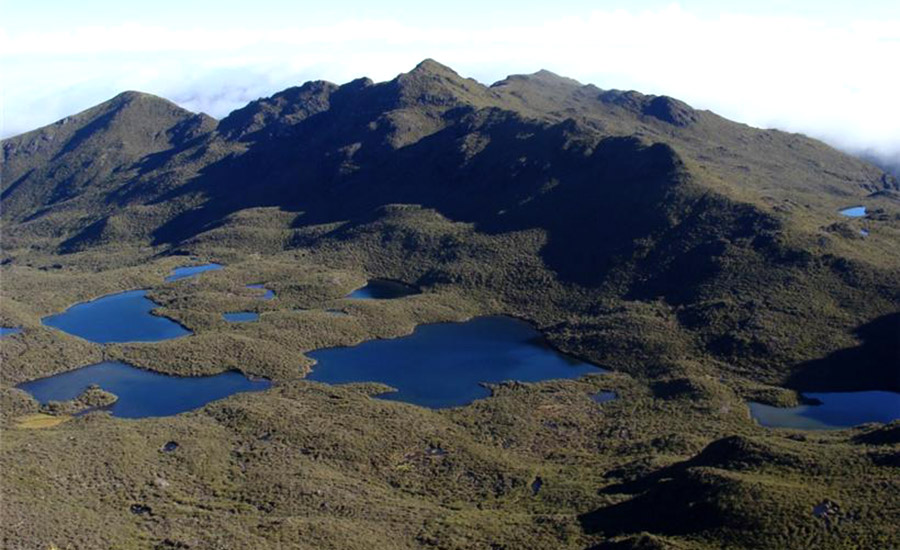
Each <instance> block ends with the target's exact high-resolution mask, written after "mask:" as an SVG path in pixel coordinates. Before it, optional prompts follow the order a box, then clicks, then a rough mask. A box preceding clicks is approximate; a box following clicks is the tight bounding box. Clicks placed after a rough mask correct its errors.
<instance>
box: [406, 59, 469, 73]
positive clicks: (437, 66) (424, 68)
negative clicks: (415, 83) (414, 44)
mask: <svg viewBox="0 0 900 550" xmlns="http://www.w3.org/2000/svg"><path fill="white" fill-rule="evenodd" d="M409 74H434V75H442V76H454V77H456V78H459V74H458V73H457V72H456V71H454V70H453V69H451V68H450V67H448V66H446V65H444V64H441V63H438V62H437V61H435V60H434V59H431V58H430V57H429V58H427V59H425V60H423V61H422V62H421V63H419V64H418V65H416V66H415V68H413V70H412V71H410V72H409Z"/></svg>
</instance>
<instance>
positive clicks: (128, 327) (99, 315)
mask: <svg viewBox="0 0 900 550" xmlns="http://www.w3.org/2000/svg"><path fill="white" fill-rule="evenodd" d="M156 307H158V305H157V304H156V303H155V302H153V301H152V300H150V299H149V298H147V291H146V290H130V291H128V292H120V293H118V294H109V295H107V296H103V297H101V298H97V299H96V300H92V301H90V302H82V303H80V304H76V305H74V306H72V307H70V308H69V309H67V310H66V311H64V312H62V313H59V314H56V315H50V316H49V317H44V318H43V319H42V320H41V322H42V323H44V324H45V325H47V326H48V327H53V328H57V329H59V330H62V331H65V332H68V333H69V334H74V335H75V336H80V337H81V338H84V339H85V340H90V341H91V342H97V343H100V344H108V343H111V342H158V341H160V340H169V339H171V338H179V337H181V336H187V335H189V334H191V331H189V330H187V329H186V328H184V327H183V326H181V325H179V324H178V323H176V322H175V321H173V320H171V319H167V318H166V317H160V316H158V315H152V314H151V313H150V311H151V310H153V309H154V308H156Z"/></svg>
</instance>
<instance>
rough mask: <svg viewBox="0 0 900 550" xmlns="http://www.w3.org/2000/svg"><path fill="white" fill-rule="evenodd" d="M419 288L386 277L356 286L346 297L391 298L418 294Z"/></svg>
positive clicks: (357, 298)
mask: <svg viewBox="0 0 900 550" xmlns="http://www.w3.org/2000/svg"><path fill="white" fill-rule="evenodd" d="M419 292H420V291H419V289H418V288H416V287H414V286H411V285H407V284H403V283H400V282H397V281H388V280H386V279H372V280H371V281H369V282H368V284H366V286H364V287H362V288H357V289H356V290H354V291H353V292H351V293H350V294H348V295H347V298H353V299H355V300H391V299H394V298H402V297H404V296H411V295H413V294H419Z"/></svg>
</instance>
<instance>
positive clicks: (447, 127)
mask: <svg viewBox="0 0 900 550" xmlns="http://www.w3.org/2000/svg"><path fill="white" fill-rule="evenodd" d="M76 117H77V118H76V119H74V120H75V121H76V125H80V126H79V128H78V130H80V131H82V132H83V134H84V135H85V136H86V138H85V139H84V140H81V141H77V142H75V144H74V145H73V146H71V147H69V149H68V150H67V149H66V148H65V147H62V146H60V147H57V149H53V151H56V152H55V153H54V155H55V156H53V158H52V159H50V160H49V161H47V159H48V158H49V157H47V155H46V154H43V153H40V154H37V155H35V156H30V154H29V152H28V148H27V147H24V146H23V144H25V143H30V142H31V141H33V140H35V139H37V137H38V136H42V135H46V133H47V132H50V131H54V129H56V128H58V127H59V126H66V125H67V124H69V123H66V124H60V123H57V124H55V125H51V126H48V127H45V128H43V129H39V130H37V131H35V132H31V133H28V134H25V135H24V136H25V137H24V138H23V137H19V138H16V139H12V140H6V141H4V147H3V149H4V163H3V180H4V182H11V183H7V184H6V185H5V186H4V190H3V197H4V198H3V206H4V209H3V217H2V221H3V224H4V233H5V235H4V240H5V249H4V255H5V257H6V259H7V260H9V261H21V260H18V259H17V258H27V257H29V256H33V255H35V254H37V255H40V254H51V255H52V254H59V253H62V255H63V256H69V257H71V259H72V260H77V258H78V257H79V256H78V255H79V254H81V253H90V252H91V251H92V250H95V249H97V250H102V249H103V248H104V247H107V248H108V247H111V246H119V247H121V246H124V245H129V246H135V247H149V248H148V249H152V250H154V251H155V253H156V254H166V253H167V252H166V251H176V250H179V249H181V248H182V247H184V246H193V245H192V244H191V243H195V244H196V243H202V242H204V238H205V237H204V235H213V234H219V233H221V232H222V231H227V230H228V227H229V225H230V224H231V223H233V220H234V219H235V216H236V215H238V213H240V212H242V211H247V210H248V209H255V208H270V207H275V208H278V209H280V210H281V211H283V212H286V213H292V215H293V216H294V221H293V222H292V224H291V227H292V229H290V230H289V231H288V230H284V231H287V232H286V233H285V234H284V237H283V239H284V242H285V243H286V244H284V247H285V248H286V249H290V248H291V246H293V245H291V244H290V243H291V242H295V241H294V239H295V237H292V236H290V235H289V232H291V231H292V232H296V231H298V230H300V229H301V228H304V227H316V226H327V225H329V224H334V223H351V224H357V223H367V222H364V220H370V221H371V220H372V216H373V213H374V212H380V211H381V210H379V209H381V208H383V207H385V206H387V205H392V204H414V205H419V206H421V207H423V208H426V209H433V210H434V211H435V212H437V213H439V214H440V215H441V216H444V217H446V218H447V219H449V220H451V221H453V222H461V223H471V224H474V227H475V228H476V229H477V230H478V231H480V232H482V233H484V234H486V235H489V236H492V237H496V238H500V237H501V236H503V235H508V234H515V233H520V232H523V231H539V232H540V233H541V234H542V235H544V239H545V242H544V244H543V245H542V246H541V248H540V249H539V250H538V251H536V253H537V254H538V256H539V260H540V261H541V262H542V263H543V264H544V265H546V266H547V268H549V269H550V271H551V272H552V273H554V274H555V275H554V276H555V278H556V279H557V281H558V283H559V284H562V285H575V288H578V287H583V288H587V289H592V290H591V292H600V293H601V295H603V296H607V297H609V298H611V299H615V300H622V299H626V300H635V299H637V300H656V299H661V300H665V301H667V302H669V303H671V304H672V305H673V306H675V307H683V308H687V310H688V311H686V312H684V313H683V314H681V317H682V321H681V322H682V323H684V324H685V326H686V327H687V328H688V330H700V331H701V332H704V331H708V330H709V329H708V328H702V329H698V328H697V327H700V326H702V323H700V324H698V321H697V319H698V318H707V317H708V316H709V315H710V314H711V312H710V311H709V310H708V309H706V308H707V306H704V305H701V304H703V303H706V302H709V301H712V302H716V301H722V300H726V299H727V298H726V296H728V294H729V293H730V292H731V291H730V288H729V285H733V284H736V283H735V281H739V280H742V279H747V280H746V281H745V282H742V283H740V284H744V285H749V286H748V288H752V289H753V292H752V293H761V296H762V295H765V296H767V297H766V298H764V300H766V301H773V300H774V301H777V300H778V298H777V297H776V296H777V295H778V294H779V292H782V291H780V290H777V289H778V286H776V287H773V288H768V289H767V288H765V286H766V285H772V284H773V279H778V278H781V279H783V280H788V279H794V280H796V281H800V283H798V284H800V286H802V287H804V288H805V285H819V287H821V288H818V289H816V288H813V287H810V288H809V289H808V292H810V293H812V294H818V295H820V298H821V300H823V302H822V303H827V302H830V301H833V300H834V298H833V297H832V294H833V293H835V292H837V293H839V294H841V295H842V296H843V297H842V298H841V299H840V301H841V302H843V303H847V304H849V303H854V304H858V303H859V297H858V296H856V294H858V292H857V291H855V290H853V285H854V284H856V283H854V282H853V281H852V280H851V279H852V278H856V279H859V278H860V277H862V278H863V279H865V280H867V281H872V283H871V284H870V283H866V285H867V286H866V290H865V292H864V294H866V293H868V294H866V295H867V296H868V298H867V300H868V301H869V305H868V306H866V307H865V308H863V310H858V311H853V310H851V309H847V306H838V307H837V308H836V309H834V310H833V311H830V312H829V313H827V314H826V315H825V317H826V318H829V319H831V321H829V322H831V323H834V324H836V325H840V326H843V327H845V328H844V329H843V330H844V331H845V333H846V334H851V333H852V331H853V330H854V329H855V327H856V326H859V325H861V324H863V323H864V322H867V321H871V320H873V319H874V318H875V317H877V316H879V315H884V314H887V313H890V312H891V311H890V310H891V308H892V307H893V306H892V304H893V303H895V302H896V300H897V291H896V286H895V283H896V281H897V278H898V273H900V258H898V257H897V254H896V253H894V252H891V251H892V249H893V243H894V242H896V239H897V238H898V237H900V223H898V219H900V218H898V211H900V210H898V203H897V202H896V201H895V200H894V199H893V198H892V197H895V196H897V195H898V190H900V185H898V183H897V182H896V180H894V179H893V178H892V177H891V176H889V175H887V174H886V173H884V172H882V171H881V170H879V169H877V168H876V167H874V166H872V165H870V164H867V163H865V162H863V161H860V160H858V159H855V158H853V157H850V156H848V155H845V154H843V153H840V152H838V151H836V150H834V149H832V148H830V147H828V146H826V145H824V144H822V143H820V142H817V141H815V140H811V139H809V138H806V137H804V136H800V135H796V134H786V133H783V132H779V131H772V130H759V129H754V128H750V127H748V126H745V125H741V124H737V123H733V122H731V121H728V120H726V119H723V118H721V117H719V116H717V115H715V114H714V113H710V112H706V111H698V110H695V109H693V108H691V107H690V106H688V105H687V104H685V103H683V102H680V101H678V100H676V99H673V98H669V97H667V96H648V95H644V94H640V93H638V92H620V91H615V90H609V91H603V90H599V89H597V88H596V87H594V86H591V85H582V84H580V83H578V82H577V81H574V80H571V79H566V78H564V77H560V76H558V75H554V74H552V73H550V72H549V71H538V72H537V73H534V74H532V75H513V76H510V77H508V78H506V79H504V80H501V81H499V82H497V83H495V84H493V85H491V86H485V85H482V84H480V83H478V82H476V81H474V80H472V79H466V78H464V77H462V76H460V75H458V74H457V73H456V72H454V71H453V70H452V69H450V68H449V67H446V66H444V65H441V64H440V63H437V62H436V61H433V60H425V61H423V62H422V63H420V64H419V65H417V66H416V67H415V68H414V69H413V70H412V71H410V72H409V73H404V74H401V75H399V76H397V77H396V78H394V79H392V80H389V81H387V82H381V83H375V82H372V81H371V80H368V79H357V80H354V81H351V82H349V83H346V84H343V85H336V84H332V83H328V82H324V81H311V82H307V83H305V84H303V85H301V86H298V87H294V88H289V89H287V90H284V91H282V92H278V93H276V94H273V95H272V96H270V97H268V98H260V99H258V100H255V101H252V102H250V103H249V104H248V105H247V106H245V107H243V108H241V109H238V110H235V111H234V112H232V113H231V114H230V115H229V116H227V117H225V118H223V119H222V120H221V121H214V120H213V119H211V118H208V117H204V116H203V115H194V114H192V113H189V112H187V111H184V110H181V109H180V108H178V107H177V106H174V104H171V103H170V102H167V101H165V100H162V99H160V98H155V97H154V96H149V95H147V94H140V93H135V92H129V93H125V94H121V95H120V96H117V97H116V98H114V99H113V100H110V101H109V102H105V103H103V104H101V105H99V106H97V107H95V108H93V109H89V110H87V111H85V112H83V113H81V114H79V115H76ZM69 127H70V128H71V127H72V126H71V125H70V126H69ZM129 131H131V133H133V134H134V136H131V135H130V134H129ZM72 133H73V135H74V133H75V132H74V130H73V131H72ZM126 138H128V139H126ZM46 141H52V140H46ZM69 141H71V140H68V141H67V143H68V142H69ZM110 151H113V152H115V151H120V152H121V154H120V155H119V156H116V157H115V158H114V162H110V163H107V164H105V165H102V166H101V167H103V166H105V168H103V169H99V168H97V167H96V166H95V165H96V163H97V160H96V159H98V158H99V159H102V158H109V155H110ZM29 163H30V164H29ZM45 164H46V165H45ZM76 167H78V169H77V170H76V169H75V168H76ZM92 167H93V168H92ZM856 204H865V205H867V206H868V207H869V210H870V215H868V216H867V217H865V218H864V219H862V220H852V219H846V218H843V217H842V216H840V214H838V210H839V209H840V208H844V207H847V206H854V205H856ZM10 228H15V230H14V231H10ZM863 229H865V230H866V232H867V234H866V235H865V236H864V235H862V233H861V231H862V230H863ZM589 235H602V238H588V237H587V236H589ZM411 252H414V251H411ZM420 252H421V251H420ZM422 253H424V252H422ZM428 253H429V254H431V253H435V254H436V253H438V252H437V251H430V252H428ZM523 253H524V252H523ZM531 253H532V252H528V254H531ZM423 261H424V260H423ZM736 266H744V267H743V268H741V269H744V270H747V273H743V274H741V273H739V272H737V271H735V269H737V267H736ZM770 272H771V273H770ZM748 274H752V276H750V277H749V279H748ZM776 274H777V275H776ZM850 274H852V275H850ZM814 281H818V282H814ZM875 281H878V282H877V283H876V282H875ZM776 284H780V283H776ZM710 288H712V289H715V290H714V291H712V292H710V291H709V290H708V289H710ZM784 292H788V291H787V290H785V291H784ZM790 292H793V291H790ZM752 293H751V294H752ZM855 293H856V294H855ZM851 296H853V297H852V298H851ZM744 301H745V299H744V298H739V299H738V302H741V303H743V302H744ZM741 307H744V306H741ZM853 307H857V306H853ZM817 308H820V306H818V305H816V306H815V307H812V306H811V309H810V310H809V311H807V312H806V313H803V316H808V315H816V314H819V315H821V314H822V311H819V313H813V310H815V309H817ZM826 309H827V308H826ZM739 311H740V307H739V308H737V309H734V310H730V312H729V313H728V314H727V315H728V316H740V314H739ZM779 315H781V314H779ZM791 315H792V314H787V316H788V317H790V316H791ZM698 316H699V317H698ZM760 322H763V321H762V320H760ZM766 322H769V321H766ZM734 323H738V321H737V320H736V319H732V320H730V321H728V322H726V323H724V324H722V325H721V326H719V328H717V329H716V334H715V335H714V336H713V335H711V336H708V337H707V336H704V337H703V338H702V339H703V342H704V343H703V344H702V345H703V346H704V347H705V349H707V350H709V351H711V352H712V353H714V354H717V355H718V356H721V357H728V358H730V359H733V358H735V357H737V356H738V355H740V354H741V353H745V354H747V357H745V358H743V359H740V360H741V361H745V360H749V361H751V362H755V363H757V364H758V363H759V362H760V361H763V358H765V357H769V358H772V357H773V356H772V354H773V353H774V354H775V355H777V356H780V357H781V358H779V359H777V360H775V362H776V363H777V362H783V361H788V362H794V361H797V360H800V359H803V360H811V359H813V358H814V357H815V354H812V355H810V354H805V355H804V354H801V355H803V357H799V356H798V357H795V355H796V354H795V352H794V351H791V348H790V346H789V345H788V344H787V343H786V340H785V337H784V336H783V335H782V336H774V335H773V336H772V337H773V338H775V339H776V340H778V341H779V343H777V344H762V343H760V342H756V343H753V342H754V341H757V340H760V338H759V337H757V336H753V335H752V334H751V332H752V331H750V330H749V328H744V329H742V331H743V332H746V334H745V335H744V336H742V337H741V338H744V339H745V340H746V341H744V342H743V343H741V342H740V341H739V340H740V338H739V339H737V340H735V339H733V338H731V337H730V336H728V335H727V334H726V333H727V331H728V330H730V329H729V328H728V327H733V326H737V325H735V324H734ZM691 327H693V328H691ZM822 330H823V331H825V332H827V330H828V329H825V328H824V326H823V328H822ZM781 340H785V341H784V342H781ZM804 341H808V340H807V339H806V338H805V337H804ZM748 346H749V347H748ZM753 346H755V347H753ZM751 347H753V349H756V350H757V352H758V353H755V354H754V353H749V352H748V350H749V349H750V348H751ZM814 347H818V349H819V351H818V352H816V353H818V354H820V355H821V354H824V353H826V352H828V351H833V348H829V346H827V345H825V344H824V343H819V344H816V345H814ZM776 350H778V351H776ZM754 355H756V356H757V357H754ZM878 376H881V375H878ZM784 379H787V375H784Z"/></svg>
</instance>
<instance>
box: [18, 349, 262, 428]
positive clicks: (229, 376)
mask: <svg viewBox="0 0 900 550" xmlns="http://www.w3.org/2000/svg"><path fill="white" fill-rule="evenodd" d="M91 384H97V385H98V386H100V387H101V388H103V389H104V390H106V391H108V392H112V393H114V394H116V395H117V396H118V397H119V400H118V401H116V402H115V403H113V404H112V405H110V406H109V407H107V408H105V409H104V410H109V411H110V412H112V414H113V416H119V417H122V418H146V417H151V416H171V415H173V414H178V413H182V412H185V411H189V410H192V409H196V408H199V407H202V406H203V405H205V404H207V403H209V402H210V401H215V400H216V399H222V398H224V397H228V396H229V395H231V394H234V393H239V392H246V391H260V390H264V389H266V388H268V387H269V386H271V385H272V383H271V382H270V381H268V380H264V379H261V380H251V379H249V378H247V377H246V376H244V375H243V374H242V373H240V372H237V371H228V372H223V373H221V374H217V375H215V376H196V377H184V376H170V375H167V374H161V373H157V372H151V371H148V370H144V369H139V368H136V367H133V366H131V365H127V364H125V363H119V362H117V361H107V362H104V363H97V364H96V365H90V366H87V367H82V368H80V369H76V370H73V371H69V372H64V373H62V374H57V375H55V376H49V377H47V378H41V379H39V380H33V381H31V382H25V383H24V384H19V385H18V386H17V387H18V388H19V389H22V390H24V391H26V392H28V393H30V394H31V395H32V396H33V397H34V398H35V399H37V400H38V401H39V402H40V403H41V404H44V403H47V402H48V401H67V400H69V399H74V398H75V397H78V395H80V394H81V392H83V391H84V390H85V389H86V388H87V387H88V386H90V385H91Z"/></svg>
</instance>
